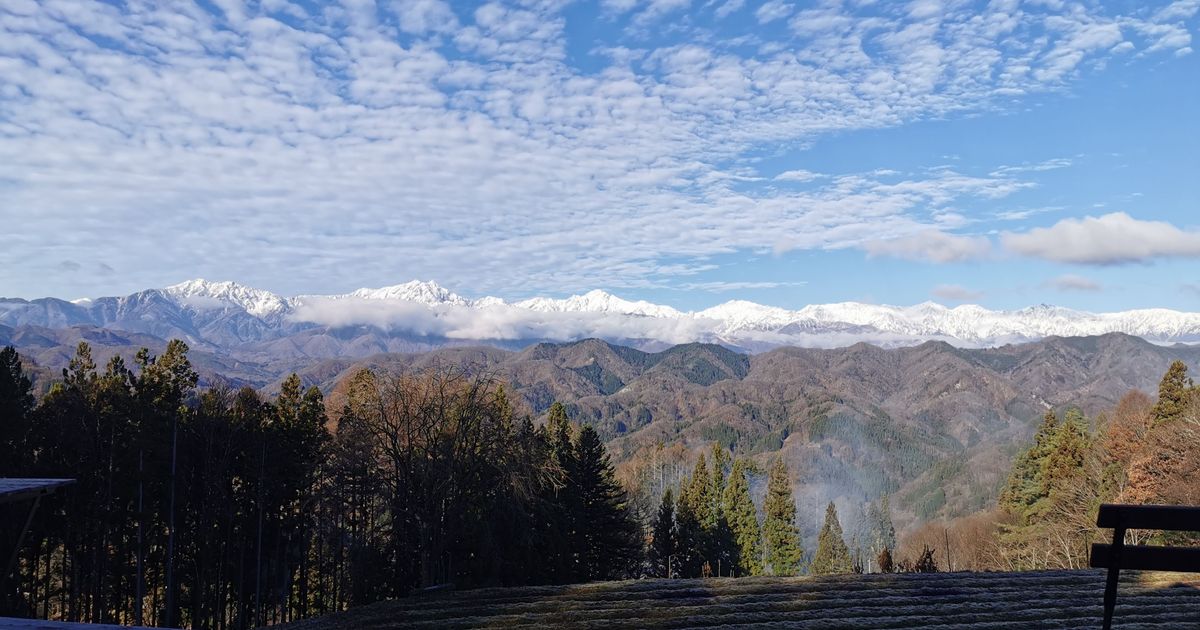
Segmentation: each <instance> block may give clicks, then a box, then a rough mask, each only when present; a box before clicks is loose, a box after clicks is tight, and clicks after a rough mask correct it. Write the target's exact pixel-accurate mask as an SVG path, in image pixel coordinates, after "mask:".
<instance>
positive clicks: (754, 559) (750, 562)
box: [724, 459, 762, 575]
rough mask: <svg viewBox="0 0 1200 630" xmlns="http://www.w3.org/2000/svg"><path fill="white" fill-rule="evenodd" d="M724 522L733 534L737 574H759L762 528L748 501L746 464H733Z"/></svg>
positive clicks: (750, 502) (726, 488) (726, 489)
mask: <svg viewBox="0 0 1200 630" xmlns="http://www.w3.org/2000/svg"><path fill="white" fill-rule="evenodd" d="M724 503H725V505H724V508H725V518H726V520H727V521H728V522H729V526H730V528H731V529H732V530H733V535H734V539H735V540H736V542H737V547H738V554H737V555H738V557H737V561H738V562H737V564H738V574H739V575H761V574H762V528H760V527H759V525H758V514H757V513H756V511H755V509H754V502H753V501H751V499H750V483H749V481H748V480H747V479H746V463H745V461H743V460H741V459H739V460H737V461H735V462H734V463H733V470H732V471H731V472H730V473H729V482H728V484H727V485H726V486H725V496H724Z"/></svg>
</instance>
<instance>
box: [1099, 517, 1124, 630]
mask: <svg viewBox="0 0 1200 630" xmlns="http://www.w3.org/2000/svg"><path fill="white" fill-rule="evenodd" d="M1118 518H1119V517H1118ZM1124 547H1125V527H1124V526H1123V524H1122V523H1121V522H1120V521H1119V520H1118V522H1117V526H1116V527H1114V528H1113V544H1112V550H1111V551H1110V552H1109V561H1110V564H1109V565H1108V582H1107V583H1106V584H1105V585H1104V630H1112V621H1113V611H1114V610H1115V609H1116V606H1117V581H1118V580H1119V579H1120V577H1121V550H1122V548H1124Z"/></svg>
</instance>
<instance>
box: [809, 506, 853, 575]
mask: <svg viewBox="0 0 1200 630" xmlns="http://www.w3.org/2000/svg"><path fill="white" fill-rule="evenodd" d="M853 569H854V565H853V562H852V560H851V558H850V549H849V548H848V547H846V540H845V538H843V537H842V524H841V523H840V522H838V515H837V508H836V507H834V505H833V501H830V502H829V505H828V506H827V507H826V508H825V524H824V525H823V526H822V527H821V534H820V535H819V536H818V537H817V552H816V553H815V554H814V555H813V561H812V573H813V575H834V574H839V573H850V572H851V571H853Z"/></svg>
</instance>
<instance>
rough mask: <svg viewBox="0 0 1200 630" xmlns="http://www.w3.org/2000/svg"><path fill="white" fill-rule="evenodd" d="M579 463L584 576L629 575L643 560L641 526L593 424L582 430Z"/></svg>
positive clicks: (577, 449) (577, 448) (577, 478)
mask: <svg viewBox="0 0 1200 630" xmlns="http://www.w3.org/2000/svg"><path fill="white" fill-rule="evenodd" d="M575 467H576V468H575V471H576V472H575V476H574V481H575V483H576V485H577V488H578V493H579V507H580V511H579V517H578V519H577V527H578V531H579V536H580V542H581V548H582V554H581V556H582V557H581V562H582V566H581V567H580V568H581V577H582V578H583V579H585V580H612V579H618V578H623V577H627V576H628V575H629V574H630V573H632V571H633V569H634V567H636V566H637V565H638V564H639V563H640V560H641V558H640V557H639V553H640V551H641V548H642V547H641V544H640V543H639V541H638V532H639V531H640V528H639V527H638V525H637V523H636V522H635V521H634V520H633V516H632V515H631V514H630V512H629V506H628V502H627V500H626V496H625V490H624V489H623V488H622V487H621V484H619V483H618V482H617V478H616V472H615V471H614V470H613V466H612V462H611V461H610V460H609V457H608V452H607V451H606V450H605V448H604V443H602V442H601V441H600V436H599V435H598V434H597V433H596V430H595V429H594V428H592V427H591V426H587V425H585V426H583V427H582V428H581V429H580V430H579V437H578V438H577V439H576V442H575Z"/></svg>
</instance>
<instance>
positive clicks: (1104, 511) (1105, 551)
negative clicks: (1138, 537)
mask: <svg viewBox="0 0 1200 630" xmlns="http://www.w3.org/2000/svg"><path fill="white" fill-rule="evenodd" d="M1096 525H1097V526H1098V527H1107V528H1112V529H1113V544H1111V545H1103V544H1093V545H1092V558H1091V565H1092V566H1093V567H1096V568H1109V569H1139V570H1144V571H1185V572H1192V573H1200V547H1154V546H1144V545H1125V544H1123V539H1124V536H1125V530H1127V529H1152V530H1159V531H1176V532H1178V531H1200V508H1198V507H1188V506H1182V505H1110V504H1105V505H1101V506H1100V514H1099V515H1098V516H1097V517H1096Z"/></svg>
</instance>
